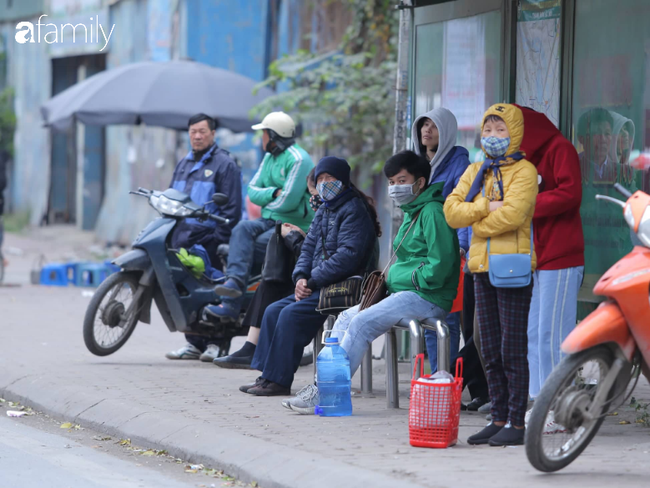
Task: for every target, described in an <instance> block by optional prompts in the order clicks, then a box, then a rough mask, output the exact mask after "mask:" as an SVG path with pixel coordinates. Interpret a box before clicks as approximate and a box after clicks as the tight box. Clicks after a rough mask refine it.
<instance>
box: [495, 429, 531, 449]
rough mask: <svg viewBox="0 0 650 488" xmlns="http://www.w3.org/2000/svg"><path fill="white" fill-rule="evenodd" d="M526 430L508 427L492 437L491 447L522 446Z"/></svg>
mask: <svg viewBox="0 0 650 488" xmlns="http://www.w3.org/2000/svg"><path fill="white" fill-rule="evenodd" d="M525 435H526V429H525V428H524V429H515V428H514V427H512V426H511V425H510V424H508V425H506V426H505V427H504V428H503V429H501V430H500V431H499V432H498V433H497V434H496V435H494V436H492V437H490V445H491V446H495V447H502V446H522V445H523V444H524V436H525Z"/></svg>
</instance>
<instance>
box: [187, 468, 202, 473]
mask: <svg viewBox="0 0 650 488" xmlns="http://www.w3.org/2000/svg"><path fill="white" fill-rule="evenodd" d="M198 471H199V470H198V469H186V470H185V472H186V473H198Z"/></svg>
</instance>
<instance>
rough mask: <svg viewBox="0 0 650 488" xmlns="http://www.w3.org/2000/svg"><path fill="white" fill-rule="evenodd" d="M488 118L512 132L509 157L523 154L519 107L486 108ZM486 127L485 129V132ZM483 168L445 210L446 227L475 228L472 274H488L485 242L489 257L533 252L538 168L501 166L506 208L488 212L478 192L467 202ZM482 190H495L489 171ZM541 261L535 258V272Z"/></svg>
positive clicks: (467, 176)
mask: <svg viewBox="0 0 650 488" xmlns="http://www.w3.org/2000/svg"><path fill="white" fill-rule="evenodd" d="M488 115H498V116H499V117H501V118H502V119H503V120H504V121H505V123H506V125H507V127H508V132H509V133H510V146H509V147H508V150H507V151H506V156H507V155H509V154H513V153H515V152H517V151H518V150H519V146H520V145H521V141H522V139H523V137H524V117H523V114H522V113H521V110H520V109H519V108H518V107H515V106H514V105H510V104H503V103H501V104H496V105H493V106H492V107H490V108H489V109H488V111H487V112H486V113H485V115H484V116H483V120H485V118H486V117H487V116H488ZM482 129H483V127H481V130H482ZM482 164H483V163H482V162H480V163H474V164H472V165H471V166H469V168H467V170H466V171H465V173H464V174H463V176H462V177H461V179H460V181H459V183H458V185H457V186H456V188H455V189H454V191H453V192H452V193H451V194H450V195H449V196H448V197H447V200H446V202H445V206H444V212H445V217H446V218H447V223H448V224H449V225H450V226H451V227H453V228H455V229H459V228H462V227H469V226H472V242H471V245H470V249H469V262H468V266H469V269H470V271H471V272H472V273H485V272H487V271H488V252H487V239H488V237H489V238H491V241H490V253H491V254H515V253H518V254H528V253H529V252H530V247H531V236H530V223H531V220H532V218H533V213H534V211H535V199H536V198H537V190H538V187H537V169H535V166H533V164H532V163H530V162H529V161H527V160H525V159H521V160H520V161H517V162H515V163H513V164H508V165H504V166H502V167H501V178H502V181H503V194H504V200H503V206H502V207H500V208H498V209H497V210H495V211H494V212H490V201H489V200H488V199H487V198H486V197H484V196H482V194H481V193H479V194H478V195H477V196H476V197H475V198H474V201H472V202H466V201H465V198H466V197H467V195H468V193H469V190H470V187H471V186H472V183H473V182H474V179H475V178H476V175H477V174H478V172H479V170H480V169H481V165H482ZM486 175H487V176H486V178H485V182H484V188H486V195H487V194H488V192H487V189H488V188H492V183H493V181H492V180H493V178H494V176H493V173H492V171H488V172H486ZM536 264H537V259H536V257H535V254H534V253H533V259H532V268H533V270H535V265H536Z"/></svg>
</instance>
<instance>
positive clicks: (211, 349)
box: [199, 344, 221, 363]
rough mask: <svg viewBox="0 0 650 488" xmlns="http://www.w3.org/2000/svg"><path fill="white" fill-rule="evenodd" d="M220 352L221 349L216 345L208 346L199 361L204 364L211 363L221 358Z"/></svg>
mask: <svg viewBox="0 0 650 488" xmlns="http://www.w3.org/2000/svg"><path fill="white" fill-rule="evenodd" d="M220 351H221V348H220V347H219V346H217V345H216V344H208V347H206V349H205V351H204V352H203V354H201V356H200V357H199V359H200V360H201V361H203V362H204V363H211V362H212V361H214V360H215V358H218V357H219V352H220Z"/></svg>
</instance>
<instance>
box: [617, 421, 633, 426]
mask: <svg viewBox="0 0 650 488" xmlns="http://www.w3.org/2000/svg"><path fill="white" fill-rule="evenodd" d="M629 423H630V422H629V421H628V420H621V421H620V422H619V423H618V424H619V425H628V424H629Z"/></svg>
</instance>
